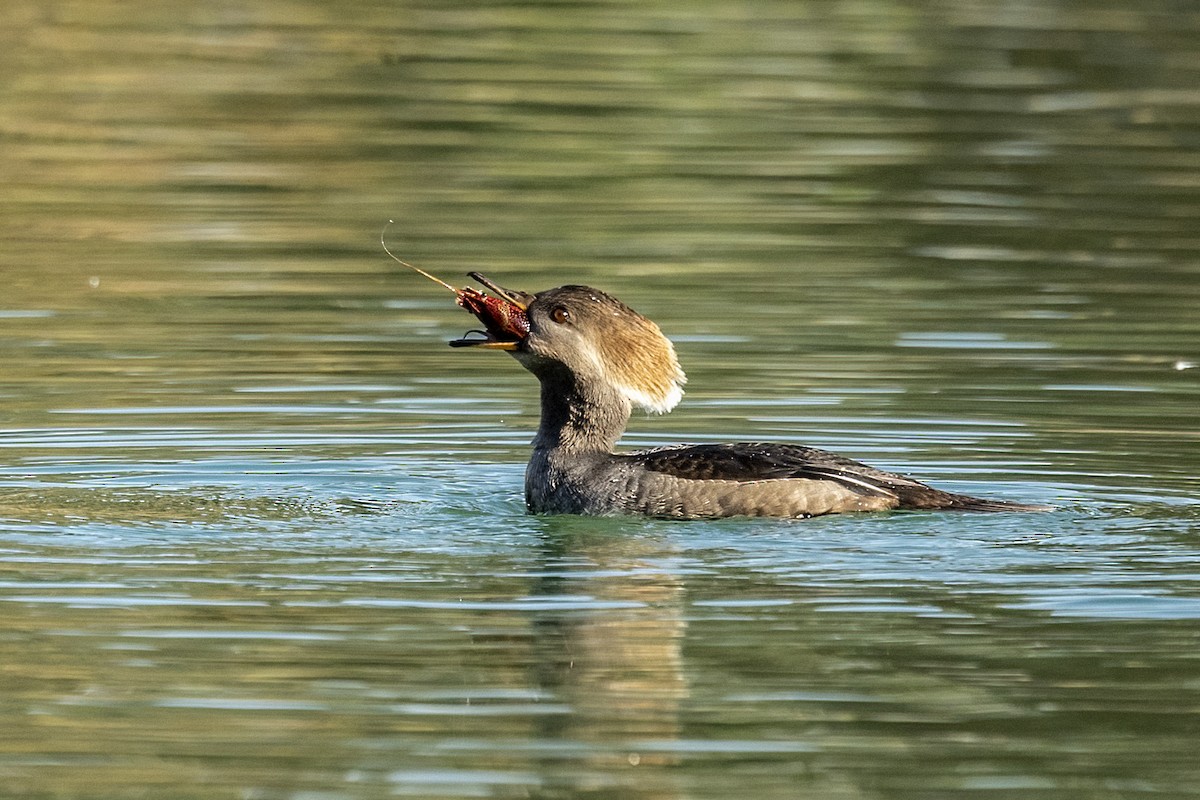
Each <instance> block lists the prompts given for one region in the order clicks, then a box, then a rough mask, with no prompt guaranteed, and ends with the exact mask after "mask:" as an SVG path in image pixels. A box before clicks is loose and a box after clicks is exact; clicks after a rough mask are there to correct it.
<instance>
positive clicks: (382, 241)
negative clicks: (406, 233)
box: [379, 219, 462, 296]
mask: <svg viewBox="0 0 1200 800" xmlns="http://www.w3.org/2000/svg"><path fill="white" fill-rule="evenodd" d="M395 222H396V220H394V219H389V220H388V221H387V225H384V226H383V230H382V231H380V232H379V243H380V244H381V245H383V252H385V253H387V254H388V255H389V256H390V257H391V259H392V260H393V261H395V262H396V263H397V264H400V265H401V266H405V267H408V268H409V269H411V270H413V271H414V272H417V273H419V274H421V275H424V276H425V277H426V278H429V280H431V281H433V282H434V283H440V284H441V285H442V286H445V287H446V288H447V289H449V290H450V291H452V292H454V294H455V295H458V296H461V295H462V289H455V288H454V287H453V286H451V285H450V284H448V283H446V282H445V281H444V280H442V279H441V278H436V277H434V276H433V275H430V274H429V273H428V272H426V271H425V270H423V269H421V268H420V267H414V266H413V265H412V264H410V263H408V262H407V261H402V260H400V259H399V258H396V254H395V253H393V252H392V251H391V250H389V249H388V246H387V241H385V239H384V237H385V236H386V235H387V229H388V226H390V225H394V224H395Z"/></svg>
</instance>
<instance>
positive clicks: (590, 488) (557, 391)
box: [450, 273, 1045, 519]
mask: <svg viewBox="0 0 1200 800" xmlns="http://www.w3.org/2000/svg"><path fill="white" fill-rule="evenodd" d="M471 276H472V277H474V278H475V279H477V280H479V281H480V282H481V283H483V284H484V285H485V286H487V287H488V288H489V289H491V290H492V291H493V292H494V293H495V295H496V296H495V297H486V298H485V299H486V302H483V301H481V300H480V299H479V298H481V297H484V296H483V295H482V294H481V293H479V292H478V291H476V290H459V302H460V304H461V305H463V306H464V308H467V310H468V311H470V312H471V313H473V314H475V316H476V317H478V318H479V320H480V321H481V322H482V323H483V325H484V327H485V328H486V331H481V332H479V333H480V334H481V335H482V338H477V337H476V338H463V339H458V340H455V341H453V342H451V343H450V344H451V345H452V346H456V347H475V348H484V349H498V350H505V351H507V352H509V353H510V354H511V355H513V356H514V357H515V358H516V359H517V361H518V362H520V363H521V365H522V366H524V367H525V368H526V369H527V370H529V371H530V372H532V373H533V374H534V375H535V376H536V377H537V378H538V380H539V382H540V383H541V412H542V413H541V422H540V424H539V427H538V432H537V435H536V436H535V437H534V440H533V454H532V456H531V458H530V461H529V466H528V467H527V469H526V472H525V501H526V506H527V508H528V509H529V511H530V512H531V513H535V514H586V515H603V516H613V515H642V516H648V517H665V518H678V519H709V518H718V517H732V516H762V517H791V518H804V517H813V516H818V515H822V514H836V513H842V512H852V511H885V510H889V509H947V510H958V511H1036V510H1045V507H1043V506H1031V505H1023V504H1019V503H1010V502H1007V501H1002V500H988V499H983V498H977V497H970V496H968V495H962V494H954V493H951V492H945V491H942V490H940V489H935V488H933V487H931V486H927V485H926V484H924V483H921V482H919V481H916V480H913V479H912V478H908V477H905V476H903V475H898V474H895V473H890V472H885V471H883V470H878V469H875V468H873V467H869V466H867V465H865V464H861V463H859V462H857V461H853V460H851V459H849V458H845V457H842V456H839V455H836V454H834V453H829V452H827V451H824V450H818V449H816V448H811V447H802V446H797V445H789V444H779V443H771V442H756V443H752V442H739V443H733V444H700V445H679V446H674V447H663V448H655V449H651V450H641V451H629V452H616V451H615V449H614V448H615V446H616V443H617V441H618V439H619V438H620V436H621V434H622V433H623V432H624V430H625V426H626V424H627V423H628V421H629V416H630V414H631V412H632V410H633V408H635V407H640V408H644V409H646V410H648V411H651V412H657V413H666V412H668V411H670V410H671V409H672V408H674V407H675V405H676V404H677V403H678V402H679V401H680V399H681V398H682V396H683V384H684V383H685V381H686V378H685V376H684V374H683V370H682V369H681V368H680V367H679V362H678V360H677V358H676V356H675V349H674V347H673V346H672V344H671V342H670V340H669V339H667V338H666V336H664V335H663V334H662V332H661V331H660V330H659V328H658V326H657V325H655V324H654V323H653V322H651V321H650V320H649V319H647V318H646V317H644V316H642V315H641V314H639V313H637V312H636V311H634V310H633V309H631V308H629V307H628V306H626V305H625V304H624V303H622V302H621V301H619V300H617V299H616V298H615V297H612V296H611V295H608V294H606V293H604V292H602V291H600V290H598V289H593V288H591V287H588V286H560V287H558V288H555V289H548V290H546V291H543V292H539V293H538V294H536V295H533V294H528V293H525V292H518V291H513V290H509V289H504V288H503V287H500V286H498V285H496V284H494V283H492V282H491V281H489V280H488V279H486V278H484V277H483V276H482V275H479V274H478V273H471ZM464 298H465V301H464Z"/></svg>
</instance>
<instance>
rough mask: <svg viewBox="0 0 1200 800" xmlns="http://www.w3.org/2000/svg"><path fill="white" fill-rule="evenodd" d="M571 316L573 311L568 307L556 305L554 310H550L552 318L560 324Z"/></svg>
mask: <svg viewBox="0 0 1200 800" xmlns="http://www.w3.org/2000/svg"><path fill="white" fill-rule="evenodd" d="M570 318H571V312H570V311H567V309H565V308H563V307H562V306H555V307H554V310H553V311H551V312H550V319H552V320H554V321H555V322H557V323H558V324H559V325H562V324H563V323H564V322H566V321H567V320H569V319H570Z"/></svg>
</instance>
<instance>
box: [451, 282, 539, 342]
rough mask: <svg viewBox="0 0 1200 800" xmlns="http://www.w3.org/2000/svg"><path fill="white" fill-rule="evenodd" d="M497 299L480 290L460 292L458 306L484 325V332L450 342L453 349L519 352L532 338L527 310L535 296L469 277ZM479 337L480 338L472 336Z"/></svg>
mask: <svg viewBox="0 0 1200 800" xmlns="http://www.w3.org/2000/svg"><path fill="white" fill-rule="evenodd" d="M467 274H468V275H469V276H470V277H471V278H473V279H475V280H477V281H479V282H480V283H482V284H483V285H484V286H486V287H487V288H488V289H491V290H492V292H493V293H494V294H495V295H496V296H495V297H491V296H489V295H487V294H484V293H483V292H481V291H479V290H477V289H469V288H468V289H460V290H459V291H458V304H459V305H460V306H462V307H463V308H465V309H466V310H467V311H470V312H471V313H472V314H474V315H475V317H476V318H477V319H478V320H479V321H480V322H482V323H483V327H484V330H482V331H468V335H467V336H464V337H463V338H461V339H455V340H453V341H452V342H450V346H451V347H482V348H485V349H489V350H516V349H517V348H518V347H519V346H520V344H521V342H522V341H523V340H524V339H525V337H526V336H528V335H529V317H527V316H526V315H525V310H526V309H527V308H529V304H530V303H531V302H533V295H531V294H527V293H526V292H520V291H516V290H513V289H505V288H504V287H503V286H500V285H498V284H495V283H493V282H492V281H490V280H488V279H487V278H485V277H484V276H483V275H480V274H479V273H478V272H470V273H467ZM472 333H476V334H479V335H478V336H474V337H472V336H470V334H472Z"/></svg>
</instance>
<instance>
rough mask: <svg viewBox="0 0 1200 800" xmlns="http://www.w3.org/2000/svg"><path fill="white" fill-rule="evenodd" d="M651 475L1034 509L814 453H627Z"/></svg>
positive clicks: (749, 445) (769, 449)
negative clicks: (828, 485) (792, 483)
mask: <svg viewBox="0 0 1200 800" xmlns="http://www.w3.org/2000/svg"><path fill="white" fill-rule="evenodd" d="M624 457H626V458H631V459H636V460H637V461H638V462H639V463H640V464H641V465H642V466H643V467H645V468H646V469H647V470H650V471H651V472H660V473H663V474H666V475H671V476H674V477H676V478H681V479H684V480H699V481H703V480H717V481H739V482H746V481H769V480H787V479H789V478H792V479H806V480H819V481H833V482H835V483H838V484H840V485H842V486H844V487H846V488H847V489H849V490H851V491H853V492H855V493H857V494H861V495H872V496H876V497H878V496H884V497H887V496H890V497H896V498H897V499H899V501H900V507H901V508H957V509H962V510H965V511H1014V510H1021V509H1025V508H1028V509H1030V510H1032V508H1033V507H1026V506H1021V505H1019V504H1016V503H1007V502H1004V501H1001V500H985V499H982V498H977V497H969V496H967V495H961V494H953V493H951V492H943V491H941V490H940V489H934V488H933V487H931V486H926V485H925V484H923V483H920V482H919V481H915V480H913V479H912V478H906V477H904V476H903V475H897V474H895V473H892V472H884V471H883V470H880V469H875V468H874V467H869V466H867V465H866V464H860V463H859V462H857V461H854V460H853V459H849V458H845V457H843V456H839V455H837V454H835V453H830V452H828V451H826V450H818V449H817V448H815V447H801V446H798V445H789V444H776V443H773V442H740V443H737V444H696V445H684V446H681V447H663V448H659V449H656V450H644V451H641V452H635V453H628V454H626V455H625V456H624Z"/></svg>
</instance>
